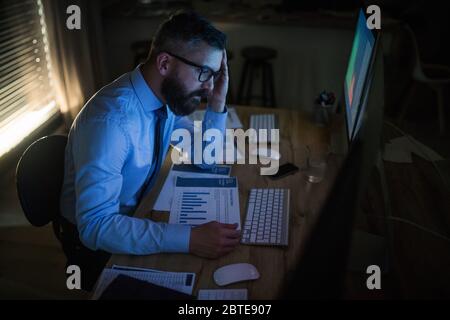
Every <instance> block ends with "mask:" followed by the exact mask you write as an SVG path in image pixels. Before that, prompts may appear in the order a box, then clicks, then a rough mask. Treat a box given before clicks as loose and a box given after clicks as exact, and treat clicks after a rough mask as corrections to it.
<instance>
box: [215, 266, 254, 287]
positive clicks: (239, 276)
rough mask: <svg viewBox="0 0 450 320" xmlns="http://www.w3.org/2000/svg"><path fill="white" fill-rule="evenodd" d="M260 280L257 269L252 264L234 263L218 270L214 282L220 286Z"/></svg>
mask: <svg viewBox="0 0 450 320" xmlns="http://www.w3.org/2000/svg"><path fill="white" fill-rule="evenodd" d="M258 278H259V272H258V270H257V269H256V267H255V266H254V265H252V264H250V263H234V264H229V265H226V266H223V267H220V268H218V269H217V270H216V271H215V272H214V281H215V282H216V283H217V285H219V286H226V285H227V284H231V283H235V282H240V281H247V280H255V279H258Z"/></svg>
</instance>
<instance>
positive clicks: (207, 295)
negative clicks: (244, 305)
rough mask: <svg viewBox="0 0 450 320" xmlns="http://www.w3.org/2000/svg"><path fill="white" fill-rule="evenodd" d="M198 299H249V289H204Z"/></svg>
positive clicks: (200, 291) (199, 293) (199, 292)
mask: <svg viewBox="0 0 450 320" xmlns="http://www.w3.org/2000/svg"><path fill="white" fill-rule="evenodd" d="M197 300H247V289H202V290H199V291H198V296H197Z"/></svg>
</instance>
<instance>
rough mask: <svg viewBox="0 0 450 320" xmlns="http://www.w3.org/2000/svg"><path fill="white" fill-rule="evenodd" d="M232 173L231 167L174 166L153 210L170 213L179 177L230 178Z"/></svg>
mask: <svg viewBox="0 0 450 320" xmlns="http://www.w3.org/2000/svg"><path fill="white" fill-rule="evenodd" d="M230 172H231V167H230V166H215V167H212V168H209V169H200V168H199V167H197V166H195V165H190V164H179V165H173V166H172V168H171V169H170V172H169V174H168V175H167V178H166V181H165V182H164V185H163V187H162V189H161V192H160V193H159V195H158V199H157V200H156V202H155V204H154V205H153V210H157V211H170V208H171V206H172V199H173V194H174V191H175V181H176V179H177V177H185V178H186V177H190V178H195V177H201V178H219V177H228V176H230Z"/></svg>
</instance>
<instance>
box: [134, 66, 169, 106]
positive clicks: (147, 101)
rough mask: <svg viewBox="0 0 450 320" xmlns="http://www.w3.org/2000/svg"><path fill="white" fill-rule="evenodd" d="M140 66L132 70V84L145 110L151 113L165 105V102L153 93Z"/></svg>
mask: <svg viewBox="0 0 450 320" xmlns="http://www.w3.org/2000/svg"><path fill="white" fill-rule="evenodd" d="M140 67H141V65H139V66H137V67H136V69H134V70H133V71H132V72H131V84H132V85H133V88H134V91H135V92H136V95H137V97H138V99H139V101H140V102H141V104H142V106H143V107H144V111H145V112H146V113H151V112H153V111H155V110H156V109H159V108H161V107H162V106H164V104H163V103H162V102H161V101H160V100H159V99H158V97H157V96H156V95H155V94H154V93H153V91H152V89H151V88H150V86H149V85H148V84H147V82H146V81H145V79H144V77H143V76H142V73H141V69H140Z"/></svg>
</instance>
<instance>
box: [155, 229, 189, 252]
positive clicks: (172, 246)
mask: <svg viewBox="0 0 450 320" xmlns="http://www.w3.org/2000/svg"><path fill="white" fill-rule="evenodd" d="M190 238H191V227H190V226H186V225H181V224H166V228H165V230H164V234H163V240H162V243H161V252H185V253H188V252H189V240H190Z"/></svg>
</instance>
